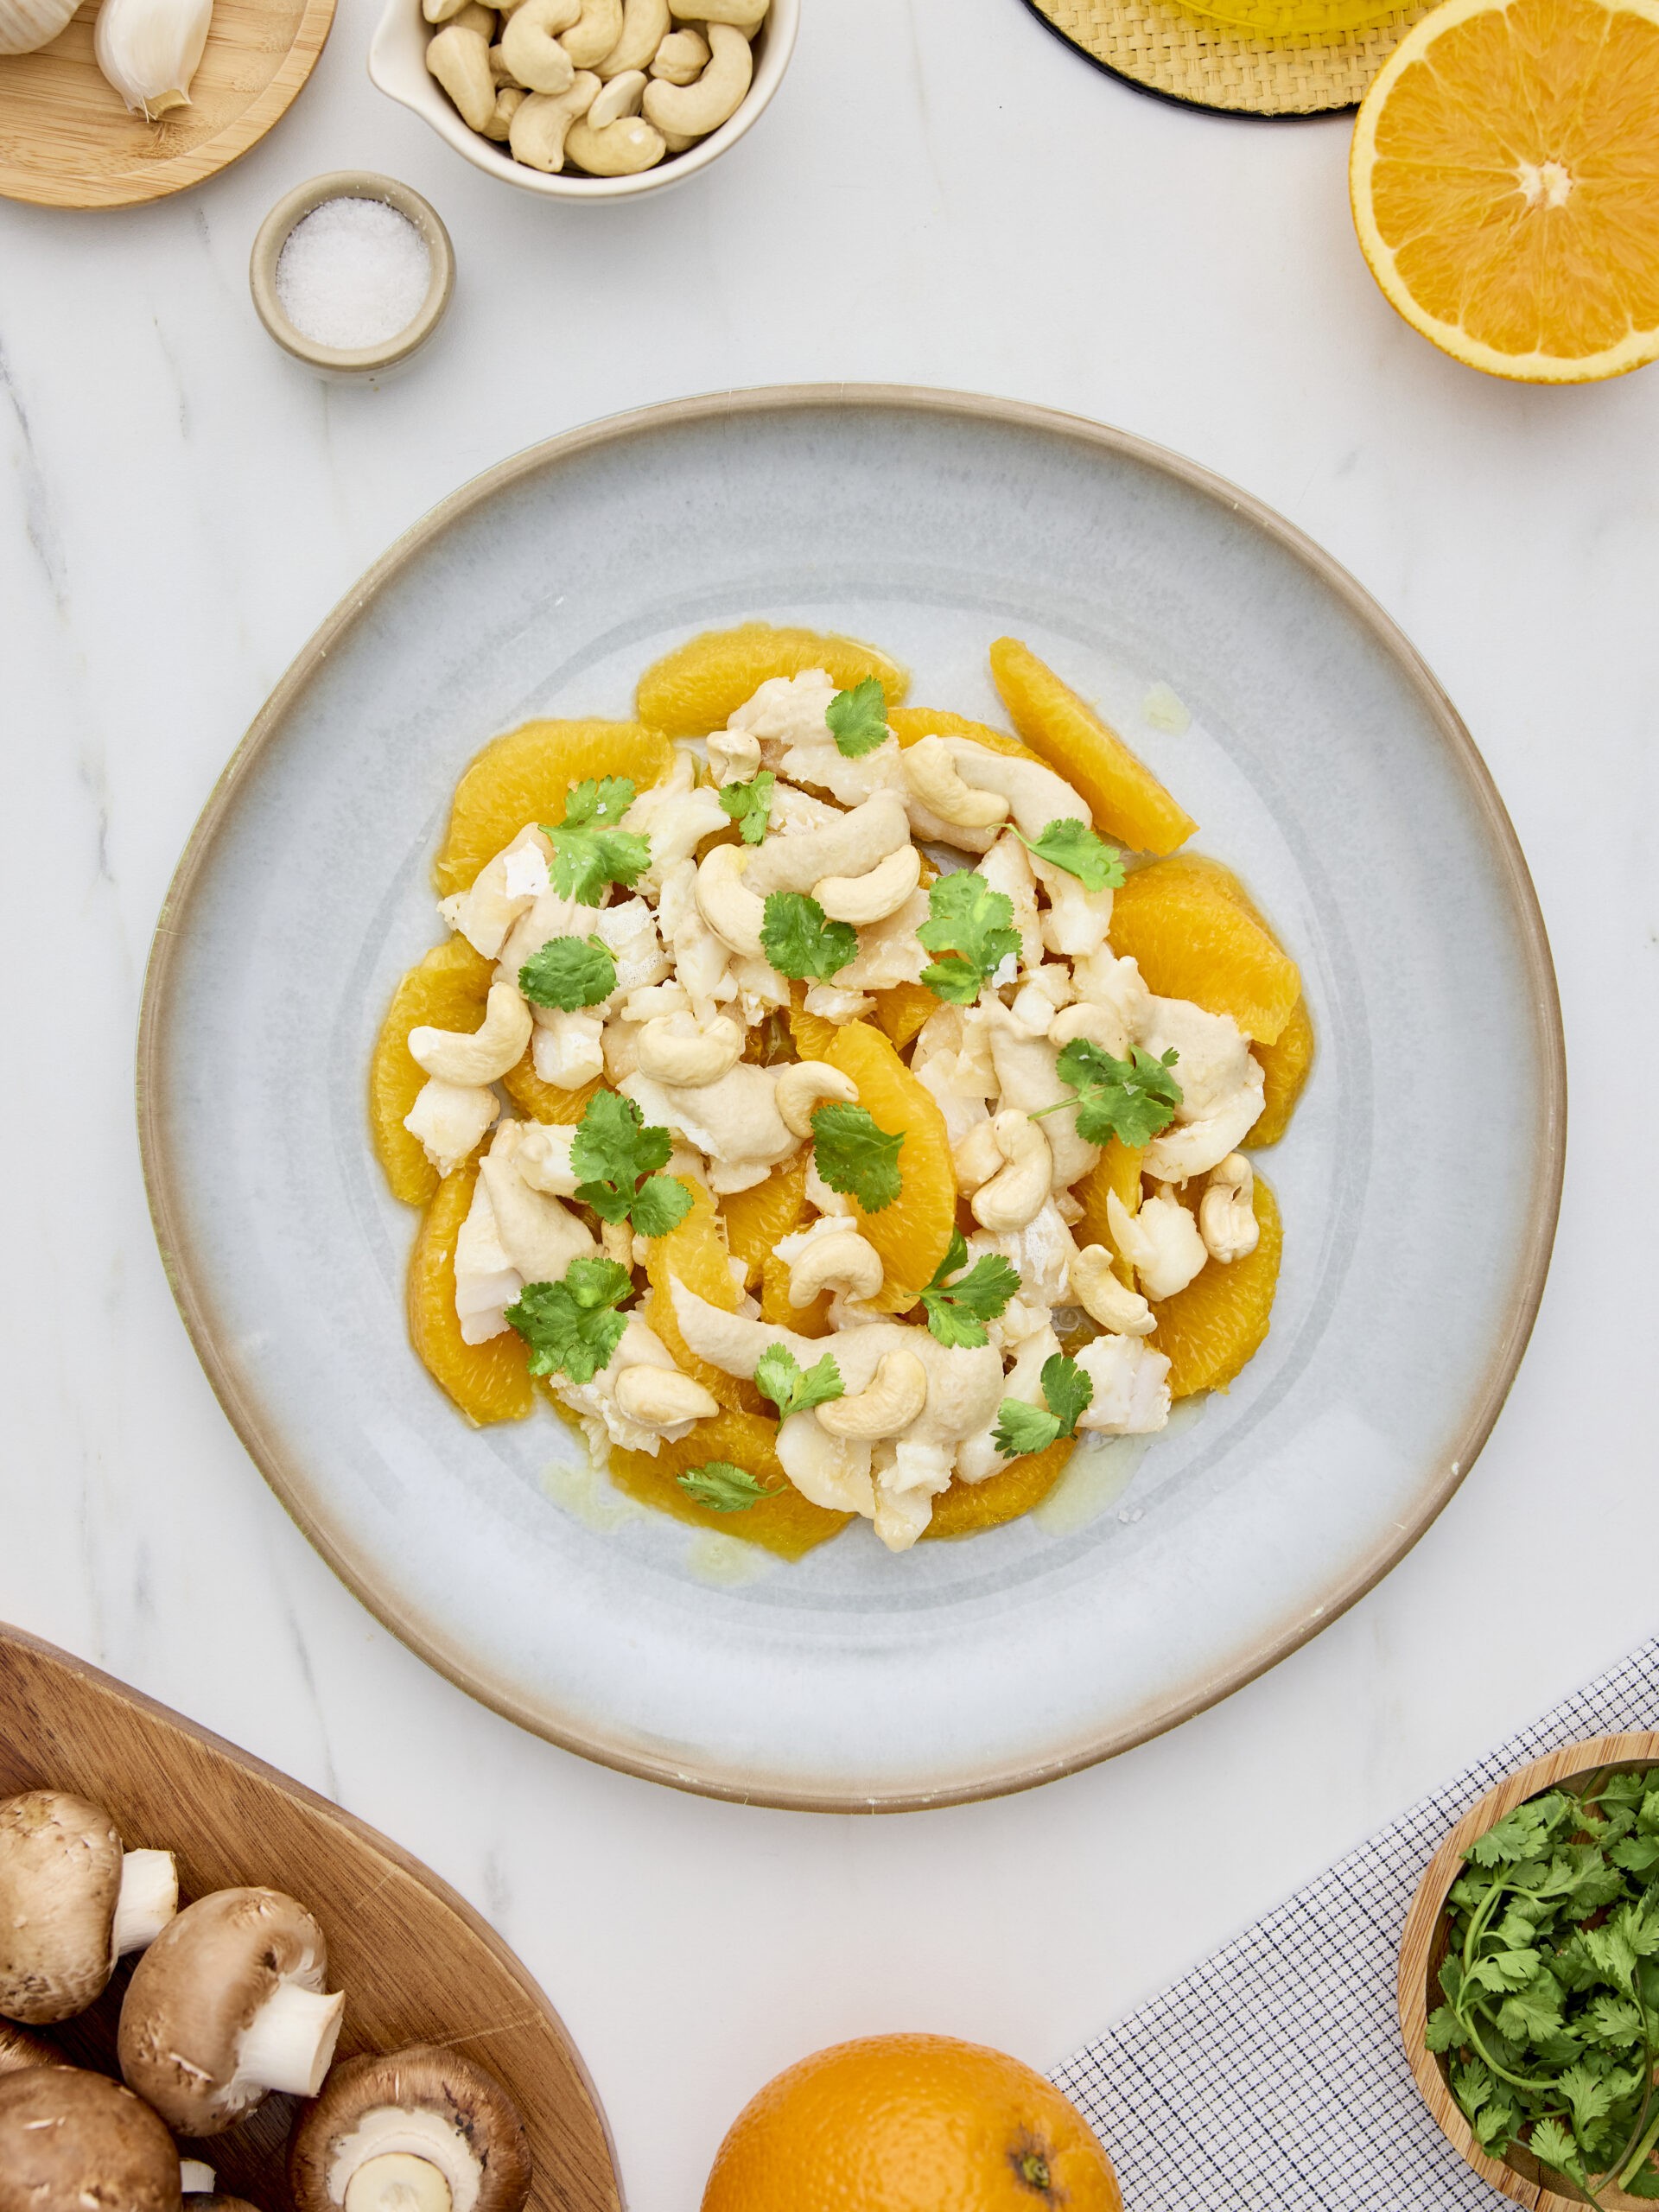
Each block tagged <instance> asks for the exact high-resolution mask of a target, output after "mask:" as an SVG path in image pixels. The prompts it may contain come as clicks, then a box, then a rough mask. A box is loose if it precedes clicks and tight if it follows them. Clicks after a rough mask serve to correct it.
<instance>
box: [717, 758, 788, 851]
mask: <svg viewBox="0 0 1659 2212" xmlns="http://www.w3.org/2000/svg"><path fill="white" fill-rule="evenodd" d="M777 782H778V779H777V777H776V776H774V775H773V773H772V770H771V769H770V768H762V769H761V771H760V773H759V775H755V776H751V777H750V779H749V780H748V782H747V784H722V785H721V787H720V803H721V807H722V808H723V809H724V810H725V811H726V812H727V813H728V814H729V815H730V816H731V817H732V819H733V821H734V822H735V823H736V824H737V826H738V829H739V832H740V834H741V836H742V839H743V842H744V843H745V844H746V845H758V844H759V843H760V841H761V839H762V838H763V837H764V836H766V822H767V818H768V817H769V816H770V814H771V812H772V791H773V790H774V789H775V787H776V785H777Z"/></svg>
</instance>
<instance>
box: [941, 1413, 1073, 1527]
mask: <svg viewBox="0 0 1659 2212" xmlns="http://www.w3.org/2000/svg"><path fill="white" fill-rule="evenodd" d="M1076 1450H1077V1440H1076V1439H1075V1438H1074V1437H1070V1436H1062V1437H1060V1438H1058V1440H1056V1441H1055V1442H1054V1443H1052V1444H1051V1445H1050V1446H1048V1448H1047V1450H1046V1451H1045V1452H1027V1454H1026V1455H1025V1457H1024V1458H1023V1459H1010V1460H1009V1462H1008V1464H1007V1466H1006V1467H1003V1468H1001V1470H999V1471H998V1472H997V1473H995V1474H994V1475H987V1476H986V1478H985V1479H984V1481H983V1482H982V1483H963V1482H955V1483H952V1484H951V1485H950V1489H949V1490H948V1491H945V1492H944V1495H943V1496H942V1497H936V1498H935V1499H934V1501H933V1518H932V1519H931V1521H930V1522H928V1524H927V1526H926V1528H925V1529H923V1531H922V1534H923V1535H925V1536H976V1535H979V1533H980V1532H981V1530H982V1529H1000V1528H1001V1526H1002V1523H1003V1522H1005V1521H1017V1520H1018V1519H1019V1518H1020V1515H1021V1514H1022V1513H1029V1512H1030V1510H1031V1509H1032V1507H1033V1505H1040V1504H1041V1503H1042V1502H1043V1500H1044V1499H1045V1498H1046V1497H1047V1496H1048V1493H1049V1492H1050V1491H1052V1489H1053V1487H1054V1485H1055V1484H1056V1483H1057V1482H1058V1480H1059V1479H1060V1477H1061V1476H1062V1475H1063V1474H1064V1473H1065V1466H1066V1462H1067V1460H1068V1459H1070V1458H1071V1454H1072V1453H1073V1452H1075V1451H1076Z"/></svg>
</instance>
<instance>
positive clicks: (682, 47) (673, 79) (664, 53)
mask: <svg viewBox="0 0 1659 2212" xmlns="http://www.w3.org/2000/svg"><path fill="white" fill-rule="evenodd" d="M707 67H709V41H708V40H707V39H706V38H704V37H703V35H702V33H701V32H700V31H694V30H692V29H690V28H689V27H688V28H687V29H684V30H677V31H670V32H669V34H668V35H667V36H666V37H665V38H664V40H663V41H662V42H661V44H660V45H659V46H658V48H657V54H656V59H655V60H653V61H652V63H651V65H650V73H651V74H652V76H653V77H658V78H660V79H662V81H663V83H664V84H665V85H690V84H694V83H695V82H696V79H698V78H699V77H701V76H702V73H703V71H704V70H705V69H706V68H707ZM750 743H752V744H753V747H754V766H755V767H757V768H758V767H759V766H760V741H759V740H758V739H751V740H750ZM714 758H715V741H714V740H713V739H712V738H711V739H710V740H709V760H710V761H711V762H712V761H713V760H714Z"/></svg>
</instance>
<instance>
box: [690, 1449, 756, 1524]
mask: <svg viewBox="0 0 1659 2212" xmlns="http://www.w3.org/2000/svg"><path fill="white" fill-rule="evenodd" d="M675 1480H676V1481H677V1483H678V1484H679V1486H680V1488H681V1489H682V1490H683V1491H684V1492H685V1494H686V1496H687V1497H689V1498H690V1499H691V1501H692V1502H693V1503H694V1504H697V1505H706V1506H707V1507H708V1509H709V1511H710V1512H711V1513H747V1511H748V1510H749V1508H750V1507H751V1506H752V1505H759V1504H760V1501H761V1499H762V1498H766V1497H778V1496H779V1495H780V1492H779V1491H777V1490H774V1489H772V1487H771V1486H770V1484H766V1483H763V1482H762V1481H761V1480H760V1478H759V1476H757V1475H752V1474H751V1473H750V1472H749V1471H748V1469H747V1467H734V1465H732V1463H731V1461H730V1460H729V1459H708V1460H705V1461H704V1462H703V1464H702V1466H700V1467H688V1468H687V1469H686V1471H685V1472H684V1473H683V1475H677V1476H676V1477H675Z"/></svg>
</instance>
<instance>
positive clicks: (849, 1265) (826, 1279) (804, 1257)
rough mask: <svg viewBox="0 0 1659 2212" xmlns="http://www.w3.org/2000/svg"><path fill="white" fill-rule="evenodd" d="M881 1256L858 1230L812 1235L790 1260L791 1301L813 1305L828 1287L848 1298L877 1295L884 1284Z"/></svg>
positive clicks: (830, 1231)
mask: <svg viewBox="0 0 1659 2212" xmlns="http://www.w3.org/2000/svg"><path fill="white" fill-rule="evenodd" d="M883 1273H884V1270H883V1268H882V1265H881V1255H880V1253H879V1252H878V1251H877V1250H876V1249H875V1247H874V1244H872V1243H870V1241H869V1239H868V1237H865V1236H860V1235H859V1233H858V1231H857V1230H855V1229H852V1228H847V1229H836V1230H829V1231H826V1233H825V1234H824V1235H823V1236H809V1237H808V1238H807V1240H806V1243H805V1245H804V1248H803V1249H802V1250H801V1251H800V1252H799V1253H798V1255H797V1256H796V1257H795V1258H794V1259H793V1260H791V1262H790V1263H789V1302H790V1304H791V1306H810V1304H811V1303H812V1301H813V1300H814V1299H815V1298H817V1297H819V1296H821V1295H822V1294H823V1292H824V1291H826V1290H838V1291H840V1292H841V1293H842V1296H843V1297H846V1298H874V1296H875V1294H876V1293H877V1292H878V1291H879V1290H880V1287H881V1281H882V1275H883Z"/></svg>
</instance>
